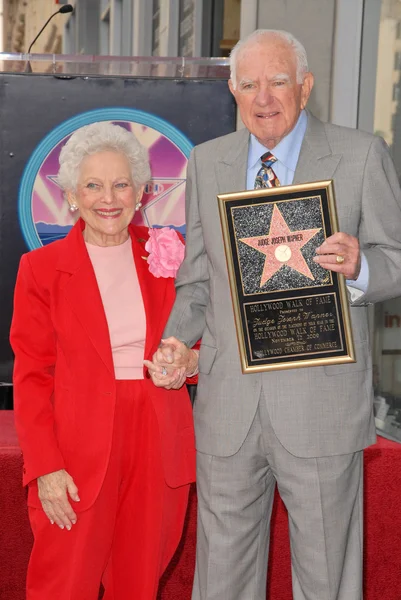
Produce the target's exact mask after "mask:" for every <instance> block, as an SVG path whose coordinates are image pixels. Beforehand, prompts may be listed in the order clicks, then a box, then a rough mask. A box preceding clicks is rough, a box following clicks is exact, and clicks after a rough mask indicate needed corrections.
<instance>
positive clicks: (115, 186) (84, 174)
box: [67, 150, 143, 245]
mask: <svg viewBox="0 0 401 600" xmlns="http://www.w3.org/2000/svg"><path fill="white" fill-rule="evenodd" d="M142 192H143V188H141V189H140V190H136V189H135V185H134V183H133V181H132V176H131V169H130V165H129V162H128V159H127V157H126V156H125V155H124V154H120V153H119V152H114V151H112V150H105V151H102V152H97V153H96V154H92V155H90V156H86V157H85V158H84V159H83V161H82V163H81V167H80V171H79V176H78V184H77V189H76V192H75V193H72V192H67V197H68V201H69V203H70V204H72V203H74V202H75V204H77V206H78V208H79V211H80V216H81V217H82V219H83V220H84V221H85V223H86V227H85V231H84V238H85V240H86V241H87V242H89V243H97V244H99V245H109V244H110V245H112V244H115V243H122V241H124V238H125V239H127V238H128V229H127V228H128V225H129V223H130V222H131V221H132V218H133V216H134V213H135V206H136V203H137V202H139V201H140V199H141V196H142Z"/></svg>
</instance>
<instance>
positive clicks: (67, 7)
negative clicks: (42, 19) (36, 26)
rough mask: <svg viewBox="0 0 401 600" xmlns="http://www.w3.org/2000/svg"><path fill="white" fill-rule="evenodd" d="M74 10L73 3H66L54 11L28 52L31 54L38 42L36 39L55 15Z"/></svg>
mask: <svg viewBox="0 0 401 600" xmlns="http://www.w3.org/2000/svg"><path fill="white" fill-rule="evenodd" d="M73 10H74V7H73V6H71V4H64V5H63V6H61V7H60V8H59V10H58V11H57V12H55V13H53V14H52V15H51V17H49V18H48V19H47V21H46V23H45V24H44V25H43V27H42V29H41V30H40V31H39V33H38V35H37V36H36V37H35V39H34V40H33V42H32V43H31V45H30V46H29V48H28V52H27V54H30V52H31V48H32V46H33V45H34V43H35V42H36V40H37V39H38V37H39V36H40V34H41V33H42V31H43V30H44V28H45V27H46V26H47V24H48V23H49V22H50V21H51V20H52V18H53V17H55V16H56V15H58V14H59V13H60V14H62V15H65V14H66V13H72V12H73Z"/></svg>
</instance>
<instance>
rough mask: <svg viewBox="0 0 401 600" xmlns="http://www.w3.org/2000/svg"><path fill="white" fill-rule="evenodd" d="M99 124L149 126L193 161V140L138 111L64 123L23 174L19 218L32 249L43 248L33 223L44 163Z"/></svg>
mask: <svg viewBox="0 0 401 600" xmlns="http://www.w3.org/2000/svg"><path fill="white" fill-rule="evenodd" d="M97 121H132V122H134V123H139V124H140V125H145V126H146V127H152V128H153V129H155V130H156V131H158V132H159V133H161V134H162V135H164V136H165V137H167V138H168V139H169V140H170V141H171V142H173V143H174V144H175V145H176V146H178V148H179V149H180V150H181V152H182V153H183V154H184V155H185V156H186V157H187V158H189V154H190V152H191V150H192V148H193V144H192V143H191V142H190V141H189V139H188V138H187V137H186V136H185V135H184V134H183V133H182V132H181V131H180V130H179V129H177V128H176V127H174V126H173V125H171V124H170V123H169V122H168V121H165V120H164V119H162V118H160V117H156V116H155V115H152V114H150V113H147V112H144V111H143V110H137V109H135V108H122V107H114V108H98V109H94V110H89V111H87V112H84V113H80V114H79V115H76V116H75V117H72V118H71V119H67V121H63V123H61V124H60V125H58V126H57V127H56V128H55V129H53V130H52V131H51V132H50V133H48V134H47V135H46V136H45V137H44V138H43V140H42V141H41V142H40V144H39V145H38V146H37V147H36V148H35V150H34V151H33V152H32V155H31V158H30V159H29V161H28V163H27V165H26V167H25V169H24V172H23V175H22V179H21V184H20V188H19V192H18V217H19V222H20V226H21V230H22V234H23V236H24V239H25V242H26V244H27V246H28V248H29V249H30V250H33V249H34V248H39V247H40V246H42V243H41V241H40V239H39V236H38V233H37V231H36V227H35V223H34V221H33V216H32V205H31V201H32V192H33V187H34V185H35V179H36V176H37V174H38V171H39V169H40V167H41V165H42V163H43V161H44V160H45V158H46V157H47V155H48V154H49V152H51V151H52V150H53V148H54V147H55V146H56V145H57V144H58V143H59V142H60V141H61V140H62V139H64V138H65V137H66V136H68V135H70V134H72V133H73V132H74V131H75V130H76V129H79V127H83V126H84V125H89V124H91V123H96V122H97Z"/></svg>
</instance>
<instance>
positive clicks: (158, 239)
mask: <svg viewBox="0 0 401 600" xmlns="http://www.w3.org/2000/svg"><path fill="white" fill-rule="evenodd" d="M145 250H146V251H147V252H149V256H148V264H149V271H150V272H151V273H152V275H154V276H155V277H175V276H176V275H177V271H178V269H179V266H180V265H181V263H182V261H183V260H184V252H185V247H184V244H183V243H182V241H181V240H180V238H179V237H178V234H177V232H176V231H175V229H170V227H161V228H160V229H149V239H148V241H147V242H146V244H145Z"/></svg>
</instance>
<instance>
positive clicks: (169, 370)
mask: <svg viewBox="0 0 401 600" xmlns="http://www.w3.org/2000/svg"><path fill="white" fill-rule="evenodd" d="M144 364H145V366H146V367H147V368H148V371H149V374H150V376H151V378H152V381H153V383H154V384H155V385H156V386H157V387H164V388H166V389H167V390H171V389H172V390H178V389H179V388H180V387H182V386H183V385H184V383H185V379H186V377H187V375H189V374H191V373H193V372H194V371H195V370H196V368H197V366H198V354H197V352H195V351H194V350H191V349H190V348H188V346H186V345H185V344H184V343H183V342H180V340H177V338H175V337H169V338H167V339H165V340H162V341H161V344H160V346H159V348H158V349H157V351H156V352H155V353H154V355H153V361H152V362H151V361H150V360H145V361H144Z"/></svg>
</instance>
